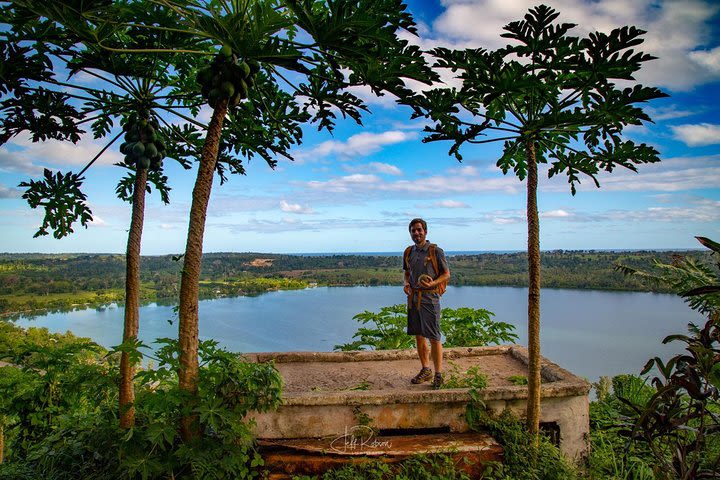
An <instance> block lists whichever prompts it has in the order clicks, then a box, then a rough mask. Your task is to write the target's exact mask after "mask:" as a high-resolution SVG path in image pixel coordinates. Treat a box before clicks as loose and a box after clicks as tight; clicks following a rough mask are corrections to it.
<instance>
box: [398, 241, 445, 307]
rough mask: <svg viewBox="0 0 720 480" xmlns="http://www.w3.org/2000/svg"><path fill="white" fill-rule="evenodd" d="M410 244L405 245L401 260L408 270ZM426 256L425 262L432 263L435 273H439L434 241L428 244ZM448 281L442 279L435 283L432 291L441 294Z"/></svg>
mask: <svg viewBox="0 0 720 480" xmlns="http://www.w3.org/2000/svg"><path fill="white" fill-rule="evenodd" d="M412 247H413V246H412V245H410V246H409V247H407V248H406V249H405V253H404V254H403V261H404V262H405V267H406V268H407V269H408V270H409V269H410V251H411V250H412ZM428 250H429V251H428V256H427V258H426V259H425V263H427V262H428V260H429V261H430V262H431V263H432V266H433V270H434V271H435V274H436V275H437V274H439V272H440V269H439V267H438V259H437V245H435V244H434V243H431V244H430V247H429V249H428ZM447 285H448V281H447V280H444V281H442V282H440V283H438V284H437V286H436V287H435V288H434V290H433V291H434V292H437V294H438V295H442V294H443V293H445V290H447Z"/></svg>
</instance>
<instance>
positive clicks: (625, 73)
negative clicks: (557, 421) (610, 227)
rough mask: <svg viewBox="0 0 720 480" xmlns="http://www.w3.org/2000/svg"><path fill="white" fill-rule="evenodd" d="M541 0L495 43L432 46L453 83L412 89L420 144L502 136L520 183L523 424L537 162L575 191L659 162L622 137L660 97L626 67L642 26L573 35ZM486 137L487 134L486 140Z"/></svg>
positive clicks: (505, 157)
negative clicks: (524, 294)
mask: <svg viewBox="0 0 720 480" xmlns="http://www.w3.org/2000/svg"><path fill="white" fill-rule="evenodd" d="M558 15H559V13H558V12H556V11H555V10H553V9H551V8H549V7H547V6H545V5H540V6H537V7H534V8H532V9H530V11H529V12H528V13H527V14H526V15H525V17H524V19H523V20H520V21H515V22H512V23H510V24H508V25H506V26H505V27H504V30H505V33H503V34H502V35H501V36H502V37H504V38H508V39H510V40H512V41H513V43H512V44H509V45H507V46H505V47H503V48H500V49H498V50H494V51H489V50H485V49H482V48H476V49H466V50H459V51H453V50H449V49H446V48H436V49H435V50H433V51H432V54H433V55H434V56H435V57H436V58H437V61H436V64H435V67H439V68H446V69H450V70H452V71H453V72H458V78H459V79H461V80H462V86H461V87H460V88H457V89H455V88H439V89H433V90H429V91H426V92H424V94H423V95H422V96H416V97H415V98H414V99H413V100H412V103H413V104H414V107H415V113H414V116H415V117H417V116H424V117H427V118H430V119H431V120H432V121H433V122H434V124H433V125H431V126H428V127H426V128H425V131H426V132H427V136H426V137H425V138H424V139H423V141H424V142H434V141H440V140H449V141H452V142H453V145H452V147H451V148H450V151H449V153H450V154H453V155H455V157H456V158H457V159H458V160H461V159H462V156H461V154H460V148H461V147H462V146H463V145H465V144H471V145H475V144H484V143H490V142H503V154H502V156H501V157H500V159H499V160H498V161H497V166H498V167H499V168H500V169H501V170H502V172H503V173H504V174H507V173H508V172H509V171H513V172H514V173H515V175H517V176H518V177H519V179H520V180H526V186H527V197H526V200H527V227H528V243H527V245H528V350H529V357H530V359H529V365H528V370H529V374H528V380H529V387H528V389H529V397H528V406H527V425H528V428H529V430H530V431H532V432H534V433H536V432H537V431H538V428H539V419H540V225H539V219H538V209H537V186H538V164H539V163H547V164H549V169H548V177H553V176H555V175H559V174H565V175H566V176H567V180H568V182H569V184H570V189H571V192H572V194H573V195H575V193H576V185H577V184H579V183H580V182H581V176H582V175H585V176H587V177H589V178H590V179H591V180H592V181H593V182H594V184H595V185H596V186H597V187H599V186H600V183H599V180H598V175H599V173H600V171H601V170H604V171H606V172H612V171H613V170H614V169H615V168H617V167H624V168H627V169H630V170H633V171H636V169H637V165H639V164H644V163H652V162H658V161H659V157H658V155H659V154H658V152H657V151H656V150H655V149H654V148H653V147H651V146H648V145H646V144H639V145H638V144H636V143H635V142H633V141H632V140H628V139H625V138H624V137H623V135H622V134H623V129H624V127H625V126H627V125H641V124H642V123H643V122H650V121H651V120H650V118H649V117H648V115H647V114H645V112H644V111H643V110H642V108H641V107H640V106H639V104H641V103H644V102H647V101H649V100H652V99H655V98H660V97H664V96H666V95H665V94H664V93H662V92H661V91H659V90H658V89H656V88H652V87H644V86H642V85H639V84H637V83H635V81H634V77H633V74H634V73H635V72H636V71H638V70H639V69H640V68H641V65H642V64H643V63H644V62H646V61H648V60H651V59H653V58H654V57H652V56H650V55H647V54H644V53H642V52H636V51H634V50H633V47H635V46H637V45H640V44H641V43H642V42H643V39H642V35H643V34H644V33H645V32H644V31H642V30H640V29H638V28H636V27H632V26H626V27H622V28H617V29H614V30H613V31H611V32H610V33H602V32H595V33H591V34H590V35H588V36H587V37H584V38H579V37H575V36H572V35H571V34H570V30H571V29H572V28H573V27H574V26H575V25H574V24H570V23H554V21H555V20H556V19H557V17H558ZM484 137H487V138H484Z"/></svg>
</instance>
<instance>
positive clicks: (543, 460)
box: [466, 390, 578, 480]
mask: <svg viewBox="0 0 720 480" xmlns="http://www.w3.org/2000/svg"><path fill="white" fill-rule="evenodd" d="M470 395H471V401H470V402H469V403H468V406H467V410H466V419H467V421H468V424H469V425H470V427H471V428H472V429H473V430H476V431H482V432H486V433H488V434H489V435H491V436H492V437H493V438H495V439H496V440H497V441H498V442H499V443H500V444H501V445H502V446H503V451H504V456H503V458H504V460H503V462H502V463H491V464H489V465H488V468H487V469H486V471H485V472H484V474H483V477H482V478H487V479H494V480H565V479H567V480H570V479H575V478H577V477H578V473H577V472H576V471H575V470H574V468H573V467H572V466H571V465H570V464H569V463H568V462H567V461H566V460H565V459H564V457H563V456H562V454H561V453H560V449H559V448H558V447H556V446H555V445H553V444H552V443H551V442H550V440H549V439H548V438H547V437H545V436H544V435H542V434H540V435H539V436H537V437H536V436H535V435H531V434H530V433H529V432H528V431H527V428H526V427H525V424H524V422H523V421H521V420H520V419H519V418H517V417H515V416H514V415H513V414H512V413H511V412H510V411H508V410H505V411H503V412H502V413H501V414H500V415H497V416H496V415H493V414H492V413H491V412H489V411H488V410H487V409H486V408H485V405H484V403H483V402H482V400H480V397H479V393H478V391H477V390H470Z"/></svg>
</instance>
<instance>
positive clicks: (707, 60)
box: [690, 47, 720, 75]
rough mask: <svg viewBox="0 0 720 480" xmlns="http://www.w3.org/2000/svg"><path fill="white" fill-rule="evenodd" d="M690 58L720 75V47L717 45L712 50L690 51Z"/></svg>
mask: <svg viewBox="0 0 720 480" xmlns="http://www.w3.org/2000/svg"><path fill="white" fill-rule="evenodd" d="M690 59H691V60H693V61H695V62H697V63H698V64H700V65H702V66H703V67H705V68H707V69H708V70H709V71H710V72H712V73H714V74H716V75H720V47H715V48H713V49H712V50H696V51H694V52H690Z"/></svg>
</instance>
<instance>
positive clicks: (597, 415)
mask: <svg viewBox="0 0 720 480" xmlns="http://www.w3.org/2000/svg"><path fill="white" fill-rule="evenodd" d="M595 391H596V394H597V398H598V400H597V401H595V402H591V403H590V456H589V458H588V473H589V475H588V476H589V477H590V478H592V479H598V480H601V479H611V480H631V479H632V480H655V475H654V473H653V468H652V466H653V463H654V462H653V460H652V457H651V456H650V454H649V452H648V450H647V448H645V447H644V446H643V445H642V444H639V443H637V442H628V440H627V437H626V436H623V435H622V432H623V431H625V430H627V428H628V419H629V416H630V415H631V414H632V410H631V409H630V408H628V406H627V405H626V403H624V402H623V401H622V400H621V398H623V397H624V398H627V399H632V400H633V402H636V403H637V404H644V403H645V402H646V401H647V400H648V399H649V398H650V396H652V393H653V389H652V387H650V386H649V385H647V382H646V381H645V380H644V379H643V378H641V377H638V376H635V375H618V376H615V377H613V378H612V379H609V378H608V377H602V378H601V381H600V382H598V384H596V385H595Z"/></svg>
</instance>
